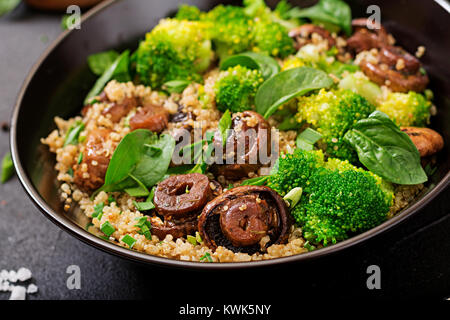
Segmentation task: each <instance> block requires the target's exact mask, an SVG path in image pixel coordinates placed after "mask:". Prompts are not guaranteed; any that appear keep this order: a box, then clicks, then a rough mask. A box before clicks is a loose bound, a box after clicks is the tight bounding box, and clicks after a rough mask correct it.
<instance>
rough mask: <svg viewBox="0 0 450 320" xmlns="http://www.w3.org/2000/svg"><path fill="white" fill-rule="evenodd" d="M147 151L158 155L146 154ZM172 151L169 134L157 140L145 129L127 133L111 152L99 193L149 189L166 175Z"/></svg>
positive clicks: (172, 145) (171, 139) (155, 136)
mask: <svg viewBox="0 0 450 320" xmlns="http://www.w3.org/2000/svg"><path fill="white" fill-rule="evenodd" d="M149 147H151V148H150V149H151V150H155V149H160V150H161V152H158V153H156V154H155V153H154V152H148V150H149ZM174 149H175V140H174V139H173V137H172V136H170V135H168V134H163V135H161V136H159V137H158V136H157V135H156V134H155V133H153V132H151V131H150V130H146V129H138V130H135V131H133V132H130V133H128V134H127V135H126V136H125V137H124V138H123V139H122V140H121V141H120V143H119V145H118V146H117V148H116V150H115V151H114V153H113V156H112V158H111V161H110V163H109V166H108V169H107V171H106V176H105V184H104V185H103V186H102V187H101V188H100V189H99V190H103V191H106V192H110V191H122V190H124V189H129V188H135V187H140V188H141V189H142V186H144V187H145V188H150V187H152V186H153V185H155V184H156V183H157V182H158V181H160V180H161V178H162V177H163V176H164V175H165V174H166V171H167V169H168V167H169V164H170V161H171V159H172V154H173V150H174ZM99 190H97V192H98V191H99ZM147 192H148V190H147ZM147 194H148V193H147Z"/></svg>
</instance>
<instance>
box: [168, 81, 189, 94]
mask: <svg viewBox="0 0 450 320" xmlns="http://www.w3.org/2000/svg"><path fill="white" fill-rule="evenodd" d="M190 83H191V81H188V80H171V81H167V82H166V83H164V84H163V85H162V88H163V89H164V90H167V91H168V92H169V93H181V92H183V90H184V89H186V87H187V86H188V85H189V84H190Z"/></svg>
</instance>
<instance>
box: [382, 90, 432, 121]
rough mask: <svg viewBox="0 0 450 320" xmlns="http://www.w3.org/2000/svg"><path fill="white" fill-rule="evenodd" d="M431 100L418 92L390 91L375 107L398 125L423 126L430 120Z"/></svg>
mask: <svg viewBox="0 0 450 320" xmlns="http://www.w3.org/2000/svg"><path fill="white" fill-rule="evenodd" d="M430 107H431V102H430V101H428V100H427V99H426V98H425V97H424V96H423V95H421V94H420V93H417V92H414V91H410V92H408V93H401V92H390V93H389V94H388V95H387V98H386V100H384V101H383V102H382V103H380V105H379V106H378V107H377V110H380V111H381V112H384V113H386V114H387V115H388V116H389V118H391V120H392V121H394V122H395V123H396V124H397V125H399V126H418V127H424V126H426V125H427V124H428V123H429V122H430Z"/></svg>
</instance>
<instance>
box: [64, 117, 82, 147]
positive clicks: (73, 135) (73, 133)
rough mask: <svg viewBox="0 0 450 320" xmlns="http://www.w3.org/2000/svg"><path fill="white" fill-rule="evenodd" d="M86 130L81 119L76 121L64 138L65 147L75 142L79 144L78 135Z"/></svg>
mask: <svg viewBox="0 0 450 320" xmlns="http://www.w3.org/2000/svg"><path fill="white" fill-rule="evenodd" d="M83 130H84V123H83V122H81V121H77V122H75V124H74V125H72V127H70V129H69V130H68V131H67V133H66V138H65V140H64V147H65V146H67V145H69V144H73V145H77V144H78V136H79V135H80V132H81V131H83Z"/></svg>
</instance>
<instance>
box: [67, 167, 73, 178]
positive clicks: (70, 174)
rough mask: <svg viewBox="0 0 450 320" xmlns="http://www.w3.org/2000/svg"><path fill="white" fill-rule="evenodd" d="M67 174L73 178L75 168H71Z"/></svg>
mask: <svg viewBox="0 0 450 320" xmlns="http://www.w3.org/2000/svg"><path fill="white" fill-rule="evenodd" d="M67 174H68V175H69V176H71V177H72V178H73V169H72V168H69V170H67Z"/></svg>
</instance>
